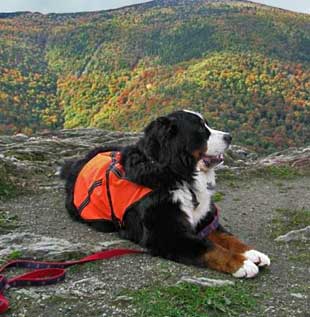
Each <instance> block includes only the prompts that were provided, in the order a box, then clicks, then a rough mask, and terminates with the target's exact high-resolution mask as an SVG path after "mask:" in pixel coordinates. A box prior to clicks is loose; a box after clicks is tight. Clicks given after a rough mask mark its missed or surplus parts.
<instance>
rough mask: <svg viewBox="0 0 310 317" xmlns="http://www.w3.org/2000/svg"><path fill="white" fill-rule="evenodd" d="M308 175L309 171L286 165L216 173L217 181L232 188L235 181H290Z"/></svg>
mask: <svg viewBox="0 0 310 317" xmlns="http://www.w3.org/2000/svg"><path fill="white" fill-rule="evenodd" d="M306 175H309V170H299V169H296V168H294V167H291V166H287V165H273V166H260V167H255V168H253V167H251V168H247V169H242V170H239V171H233V170H229V169H227V170H222V171H221V170H220V171H219V172H218V173H217V179H218V180H219V181H225V182H230V183H231V184H232V185H233V187H235V186H236V184H235V183H236V182H237V181H242V180H243V181H244V180H248V179H249V177H251V178H265V179H268V180H291V179H294V178H296V177H299V176H306Z"/></svg>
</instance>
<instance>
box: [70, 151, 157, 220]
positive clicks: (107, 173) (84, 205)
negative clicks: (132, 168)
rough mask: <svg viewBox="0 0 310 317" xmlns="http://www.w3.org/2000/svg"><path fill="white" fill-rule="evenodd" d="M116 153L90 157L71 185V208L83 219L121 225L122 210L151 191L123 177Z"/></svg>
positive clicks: (123, 212) (117, 153)
mask: <svg viewBox="0 0 310 317" xmlns="http://www.w3.org/2000/svg"><path fill="white" fill-rule="evenodd" d="M119 161H120V152H103V153H99V154H97V155H96V156H94V157H93V158H92V159H91V160H90V161H88V162H87V163H86V164H85V165H84V167H83V168H82V170H81V171H80V173H79V175H78V177H77V179H76V182H75V186H74V205H75V207H76V209H77V210H78V212H79V214H80V216H81V218H82V219H84V220H86V221H87V220H88V221H92V220H110V221H111V220H112V221H115V220H116V221H118V222H119V223H122V220H123V217H124V214H125V212H126V209H127V208H128V207H129V206H130V205H132V204H134V203H135V202H136V201H138V200H139V199H141V198H142V197H144V196H145V195H146V194H148V193H149V192H151V191H152V190H151V189H150V188H147V187H143V186H141V185H137V184H135V183H133V182H130V181H128V180H127V179H126V178H125V172H124V169H123V167H122V165H120V163H119Z"/></svg>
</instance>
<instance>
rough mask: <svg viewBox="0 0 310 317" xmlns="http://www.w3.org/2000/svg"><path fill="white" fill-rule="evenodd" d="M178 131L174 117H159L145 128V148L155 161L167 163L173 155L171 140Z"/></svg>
mask: <svg viewBox="0 0 310 317" xmlns="http://www.w3.org/2000/svg"><path fill="white" fill-rule="evenodd" d="M177 133H178V126H177V123H176V120H175V119H174V118H168V117H159V118H157V119H156V120H154V121H152V122H151V123H150V124H149V125H148V126H147V127H146V128H145V130H144V138H143V139H144V142H143V150H144V152H145V153H147V154H148V155H149V156H150V157H152V158H153V159H154V160H155V161H157V162H160V163H161V164H166V163H165V162H168V161H169V160H170V156H171V155H173V154H172V153H173V150H172V148H171V144H172V143H173V142H171V141H172V140H173V139H174V137H175V136H176V135H177ZM167 164H168V163H167Z"/></svg>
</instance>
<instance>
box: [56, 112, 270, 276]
mask: <svg viewBox="0 0 310 317" xmlns="http://www.w3.org/2000/svg"><path fill="white" fill-rule="evenodd" d="M231 141H232V137H231V136H230V134H229V133H226V132H222V131H218V130H214V129H212V128H210V126H209V124H208V122H207V121H206V120H205V119H204V117H203V116H202V115H201V114H200V113H197V112H194V111H190V110H179V111H175V112H172V113H170V114H168V115H166V116H162V117H159V118H157V119H155V120H154V121H152V122H151V123H150V124H149V125H148V126H147V127H146V128H145V129H144V133H143V135H142V137H141V138H140V139H139V140H138V141H137V143H136V144H134V145H129V146H125V147H118V146H115V147H100V148H96V149H94V150H93V151H91V152H90V153H89V154H88V155H86V157H85V158H83V159H81V160H78V161H75V162H67V163H65V165H64V166H63V169H62V172H61V176H62V178H64V179H66V186H65V188H66V194H67V195H66V208H67V210H68V211H69V214H70V215H71V216H72V217H73V218H74V219H76V220H79V221H82V222H85V223H88V224H89V225H91V226H92V227H94V228H95V229H97V230H100V231H103V232H109V231H115V230H117V231H118V232H119V235H120V236H121V237H122V238H125V239H128V240H131V241H133V242H135V243H137V244H139V245H141V246H142V247H144V248H146V249H147V250H148V251H149V252H150V253H151V254H152V255H154V256H161V257H163V258H166V259H170V260H173V261H177V262H181V263H186V264H191V265H196V266H203V267H208V268H211V269H214V270H217V271H220V272H225V273H229V274H232V275H233V276H234V277H237V278H243V277H245V278H252V277H254V276H256V275H257V273H258V272H259V267H263V266H269V265H270V259H269V257H268V256H267V255H265V254H263V253H261V252H259V251H256V250H254V249H253V248H252V247H250V246H248V245H247V244H245V243H243V242H241V241H240V240H239V239H237V238H236V237H235V236H234V235H233V234H231V233H230V232H228V231H227V230H226V229H225V228H224V227H223V226H222V225H221V224H220V223H219V221H218V212H219V210H218V207H217V206H216V205H215V204H214V203H213V202H212V195H213V193H214V191H215V169H216V167H217V166H218V165H220V164H222V163H223V157H224V152H225V150H226V149H227V148H228V147H229V146H230V143H231ZM103 166H106V169H104V168H103ZM89 179H90V180H89ZM114 183H115V184H114ZM125 192H126V193H125ZM137 192H139V194H137ZM126 195H127V196H126Z"/></svg>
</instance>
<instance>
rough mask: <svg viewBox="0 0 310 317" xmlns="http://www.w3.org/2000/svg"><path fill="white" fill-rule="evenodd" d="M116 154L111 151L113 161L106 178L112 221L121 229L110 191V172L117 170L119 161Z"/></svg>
mask: <svg viewBox="0 0 310 317" xmlns="http://www.w3.org/2000/svg"><path fill="white" fill-rule="evenodd" d="M115 156H116V152H112V153H111V157H112V162H111V164H110V166H109V168H108V169H107V170H106V173H105V179H106V187H107V195H108V200H109V205H110V209H111V218H112V222H113V224H114V226H115V228H117V229H119V228H120V220H119V219H118V218H117V217H116V215H115V212H114V208H113V203H112V196H111V191H110V172H111V171H112V170H114V171H115V164H116V163H117V160H116V158H115Z"/></svg>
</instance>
